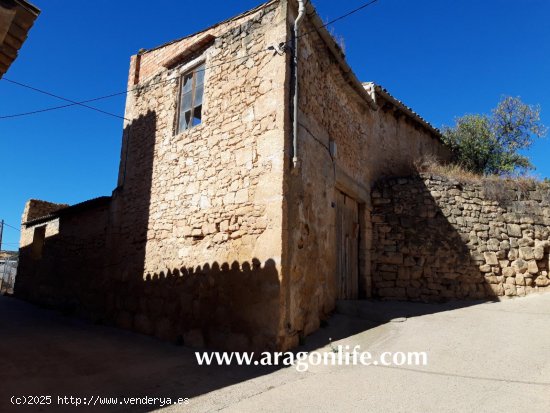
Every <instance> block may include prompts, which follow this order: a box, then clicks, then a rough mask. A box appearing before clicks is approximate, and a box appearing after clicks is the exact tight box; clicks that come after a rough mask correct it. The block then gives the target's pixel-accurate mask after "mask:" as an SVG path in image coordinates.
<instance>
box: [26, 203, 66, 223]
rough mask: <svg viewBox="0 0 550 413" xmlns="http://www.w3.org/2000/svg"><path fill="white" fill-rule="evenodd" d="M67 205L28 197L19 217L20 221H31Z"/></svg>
mask: <svg viewBox="0 0 550 413" xmlns="http://www.w3.org/2000/svg"><path fill="white" fill-rule="evenodd" d="M67 206H68V205H67V204H55V203H53V202H47V201H41V200H38V199H30V200H29V201H27V203H26V204H25V210H24V211H23V217H22V218H21V221H22V222H28V221H32V220H34V219H36V218H40V217H44V216H46V215H49V214H51V213H52V212H55V211H57V210H59V209H61V208H65V207H67Z"/></svg>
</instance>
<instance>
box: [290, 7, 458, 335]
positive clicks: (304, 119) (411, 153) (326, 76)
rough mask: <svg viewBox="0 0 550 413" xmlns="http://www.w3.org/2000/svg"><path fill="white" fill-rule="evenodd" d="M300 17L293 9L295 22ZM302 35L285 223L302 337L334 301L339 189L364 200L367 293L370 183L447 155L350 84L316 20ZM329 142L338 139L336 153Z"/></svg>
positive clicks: (364, 282)
mask: <svg viewBox="0 0 550 413" xmlns="http://www.w3.org/2000/svg"><path fill="white" fill-rule="evenodd" d="M292 3H293V4H294V3H295V2H292ZM295 16H296V10H293V11H292V13H291V15H290V17H289V22H293V21H294V18H295ZM301 32H303V33H308V34H307V35H305V36H302V37H300V46H299V47H300V55H299V79H300V86H299V88H300V89H299V90H300V92H299V124H300V127H299V137H298V145H299V149H298V152H299V154H298V156H299V157H300V161H301V166H300V168H299V171H298V172H297V173H296V171H294V172H293V173H290V174H289V175H288V187H287V191H286V193H287V195H288V209H287V212H286V214H287V215H286V218H287V220H286V222H287V223H286V225H285V228H287V232H286V233H285V236H286V237H287V240H288V245H289V246H288V255H287V256H286V260H285V263H287V264H286V266H285V267H286V268H288V269H289V271H290V280H291V284H292V291H291V297H290V303H291V306H290V315H289V318H290V319H291V325H292V330H293V333H294V334H295V336H299V335H307V334H309V333H311V332H313V331H314V330H316V329H317V328H318V327H319V325H320V319H322V318H324V317H326V314H328V313H329V312H330V311H332V310H333V308H334V306H335V299H336V276H335V273H336V228H335V222H336V215H335V214H336V209H335V201H336V192H335V191H336V188H339V189H341V190H343V191H344V192H345V193H347V194H348V195H351V196H352V197H353V198H354V199H356V200H357V201H358V202H359V204H360V221H361V234H360V239H361V241H360V242H361V245H360V252H359V253H360V267H361V268H360V291H361V293H362V294H361V295H362V296H363V297H365V296H368V294H369V282H370V261H371V259H370V253H371V243H370V240H371V224H370V208H371V206H370V188H371V186H372V185H373V183H374V182H376V181H377V180H378V179H379V178H380V177H382V176H387V175H388V176H392V175H396V174H403V173H406V172H407V171H409V170H410V168H411V166H412V163H413V161H414V160H415V159H417V158H419V157H421V156H422V155H425V154H434V155H435V156H436V157H438V156H442V157H444V156H446V155H447V152H446V150H445V149H444V148H443V147H442V145H441V143H440V142H439V140H438V139H437V138H436V137H434V136H433V135H432V134H431V133H429V132H427V131H426V130H425V129H422V128H419V127H418V125H415V124H414V122H411V121H410V120H408V118H407V117H405V116H401V117H399V116H394V115H393V114H392V112H391V111H387V112H384V111H383V110H381V109H378V110H374V109H372V108H371V107H370V106H369V105H368V104H367V103H366V102H365V101H364V100H363V99H362V98H361V97H360V96H359V95H358V93H357V92H356V91H355V90H354V89H352V87H351V86H350V85H349V84H348V82H347V81H346V79H345V75H344V73H343V72H342V70H341V69H340V66H339V65H338V63H337V62H336V58H335V57H334V54H333V52H332V51H331V50H329V48H328V47H327V46H326V44H325V43H324V42H323V41H322V40H321V38H320V36H319V35H318V34H317V32H316V31H315V28H314V24H313V23H312V22H311V20H310V18H309V17H308V18H306V19H305V20H304V23H303V25H302V28H301ZM330 140H333V141H334V142H335V143H336V147H337V154H336V156H335V157H333V156H332V155H331V152H330V146H329V145H330V143H329V142H330ZM288 150H289V151H291V149H290V148H289V149H288ZM289 169H291V168H290V166H289Z"/></svg>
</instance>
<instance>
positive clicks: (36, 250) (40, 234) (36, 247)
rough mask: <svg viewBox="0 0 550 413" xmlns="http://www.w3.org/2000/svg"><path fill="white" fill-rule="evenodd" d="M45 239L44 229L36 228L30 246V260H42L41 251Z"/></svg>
mask: <svg viewBox="0 0 550 413" xmlns="http://www.w3.org/2000/svg"><path fill="white" fill-rule="evenodd" d="M45 239H46V227H45V226H43V227H36V228H35V229H34V235H33V238H32V245H31V258H32V259H33V260H39V259H41V258H42V249H43V248H44V240H45Z"/></svg>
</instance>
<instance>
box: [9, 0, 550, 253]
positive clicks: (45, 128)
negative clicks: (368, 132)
mask: <svg viewBox="0 0 550 413" xmlns="http://www.w3.org/2000/svg"><path fill="white" fill-rule="evenodd" d="M259 3H260V2H259V1H254V0H240V1H238V2H237V1H235V2H233V1H231V2H229V1H227V0H210V1H208V2H206V1H205V2H198V3H197V2H194V1H193V2H192V1H187V0H179V1H175V0H173V1H168V0H156V1H155V2H145V1H135V0H134V1H130V0H120V1H107V0H96V1H93V2H91V1H86V2H84V1H72V2H69V1H62V0H36V5H37V6H38V7H39V8H41V9H42V14H41V15H40V17H39V19H38V20H37V22H36V24H35V26H34V27H33V29H32V30H31V33H30V35H29V38H28V40H27V42H26V43H25V44H24V46H23V49H22V50H21V52H20V55H19V58H18V59H17V60H16V61H15V63H14V64H13V65H12V67H11V68H10V70H9V71H8V73H7V74H6V76H5V77H6V78H8V79H12V80H16V81H19V82H23V83H27V84H30V85H33V86H36V87H39V88H42V89H45V90H48V91H50V92H53V93H56V94H59V95H62V96H65V97H67V98H70V99H75V100H83V99H88V98H93V97H96V96H101V95H106V94H110V93H114V92H119V91H123V90H125V88H126V80H127V75H128V64H129V58H130V56H131V55H132V54H135V53H136V52H137V51H138V50H139V49H140V48H150V47H154V46H157V45H159V44H161V43H164V42H166V41H170V40H173V39H175V38H178V37H182V36H184V35H187V34H190V33H193V32H196V31H198V30H201V29H202V28H204V27H207V26H209V25H212V24H214V23H216V22H218V21H220V20H223V19H226V18H228V17H231V16H233V15H235V14H238V13H240V12H243V11H245V10H247V9H249V8H252V7H254V6H256V5H257V4H259ZM363 3H365V0H346V1H345V2H344V1H339V2H337V1H334V0H314V4H315V5H316V7H317V9H318V11H319V14H320V15H321V17H322V18H323V19H324V20H325V21H328V20H331V19H333V18H335V17H338V16H340V15H342V14H344V13H346V12H347V11H349V10H351V9H354V8H355V7H358V6H360V5H361V4H363ZM549 17H550V1H548V0H521V1H518V0H514V1H512V0H492V1H490V0H484V1H479V0H476V1H474V0H461V1H454V0H417V1H411V0H379V1H378V3H375V4H374V5H372V6H370V7H368V8H366V9H365V10H363V11H361V12H359V13H357V14H355V15H353V16H351V17H349V18H347V19H345V20H342V21H340V22H338V23H336V24H335V25H334V26H333V29H332V30H333V32H334V33H336V34H337V35H338V36H341V37H343V38H344V42H345V48H346V54H347V58H348V61H349V63H350V65H351V67H352V68H353V69H354V70H355V72H356V74H357V76H358V77H359V79H360V80H362V81H375V82H377V83H379V84H382V85H383V86H384V87H386V88H387V89H388V90H389V91H390V92H391V93H392V94H393V95H395V96H396V97H398V98H399V99H401V100H403V101H404V102H405V103H407V104H408V105H409V106H412V107H413V108H414V109H415V110H416V111H417V112H418V113H420V114H421V115H422V116H423V117H425V118H426V119H427V120H428V121H430V122H431V123H432V124H434V125H435V126H437V127H441V126H442V125H444V124H451V123H452V122H453V119H454V118H455V117H457V116H461V115H463V114H465V113H481V112H488V111H489V110H490V109H491V108H493V107H494V106H495V105H496V104H497V102H498V100H499V99H500V97H501V96H502V95H514V96H521V98H522V99H523V100H524V101H525V102H527V103H531V104H535V103H538V104H540V105H541V107H542V117H543V121H544V123H545V124H546V125H550V24H548V18H549ZM124 102H125V98H124V96H122V97H117V98H113V99H109V100H104V101H100V102H96V104H95V105H96V106H97V107H99V108H101V109H104V110H107V111H111V112H114V113H117V114H120V115H123V113H124ZM62 103H63V102H61V101H58V100H56V99H54V98H50V97H47V96H42V95H39V94H37V93H35V92H32V91H30V90H25V89H22V88H20V87H19V86H16V85H13V84H9V83H7V82H5V81H0V116H1V115H8V114H12V113H18V112H26V111H30V110H35V109H42V108H44V107H49V106H55V105H58V104H62ZM121 135H122V121H121V120H120V119H115V118H111V117H108V116H104V115H102V114H99V113H96V112H93V111H90V110H87V109H83V108H80V107H72V108H67V109H63V110H59V111H53V112H47V113H43V114H38V115H34V116H29V117H22V118H15V119H8V120H1V119H0V141H1V143H2V157H1V160H0V174H1V176H2V181H1V182H2V183H3V184H4V187H3V188H2V191H1V195H0V218H4V219H5V220H6V222H8V223H10V224H12V225H16V226H18V225H19V221H20V217H21V214H22V212H23V207H24V204H25V201H26V200H27V199H29V198H38V199H44V200H48V201H52V202H60V203H69V204H74V203H77V202H81V201H83V200H86V199H89V198H93V197H96V196H100V195H109V194H110V193H111V191H112V189H113V188H114V187H115V185H116V177H117V168H118V162H119V154H120V142H121ZM549 154H550V139H546V140H544V141H540V142H538V143H537V144H536V145H535V146H534V147H533V149H532V150H531V151H530V152H529V155H530V156H531V159H532V161H533V162H534V164H535V165H536V167H537V171H536V174H538V175H539V176H540V177H545V176H550V164H548V163H547V162H546V157H547V156H548V155H549ZM18 237H19V234H18V233H17V231H14V230H12V229H10V228H6V229H5V231H4V242H5V243H7V244H6V245H5V247H6V248H9V249H15V248H16V245H15V244H16V243H17V242H18Z"/></svg>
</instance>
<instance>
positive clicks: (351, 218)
mask: <svg viewBox="0 0 550 413" xmlns="http://www.w3.org/2000/svg"><path fill="white" fill-rule="evenodd" d="M306 9H307V10H306V13H304V19H303V21H302V23H301V25H300V28H299V32H300V33H301V34H302V35H301V36H300V37H299V39H298V41H299V54H298V65H297V71H296V70H295V69H294V64H293V56H292V54H293V53H292V47H290V45H291V44H292V38H293V34H292V31H293V26H294V24H295V21H296V17H297V14H298V7H297V1H295V0H275V1H270V2H268V3H266V4H263V5H262V6H260V7H258V8H256V9H253V10H250V11H248V12H246V13H244V14H242V15H240V16H237V17H235V18H232V19H230V20H227V21H225V22H222V23H219V24H217V25H215V26H212V27H210V28H208V29H205V30H203V31H201V32H199V33H197V34H194V35H191V36H187V37H185V38H182V39H178V40H175V41H172V42H170V43H167V44H165V45H162V46H159V47H157V48H154V49H151V50H146V51H142V52H140V53H139V54H138V55H136V56H133V57H132V59H131V62H130V73H129V80H128V88H130V89H132V92H130V93H129V94H128V98H127V102H126V113H125V117H126V118H127V119H130V120H129V121H128V122H126V124H125V128H124V134H123V143H122V153H121V161H120V170H119V177H118V186H117V188H116V189H115V190H114V192H113V194H112V196H110V197H102V198H97V199H94V200H91V201H87V202H84V203H82V204H78V205H75V206H70V207H66V206H60V205H55V204H49V203H45V202H43V201H36V200H32V201H29V203H27V206H26V208H25V212H24V214H23V223H22V235H21V253H20V266H19V274H18V277H17V281H16V295H18V296H20V297H22V298H25V299H28V300H31V301H34V302H39V303H42V304H46V305H50V306H54V307H58V308H59V307H64V308H66V309H72V310H74V311H75V312H77V313H78V314H82V315H85V316H88V317H91V318H94V319H96V320H103V321H106V322H112V323H115V324H117V325H119V326H121V327H124V328H129V329H134V330H137V331H140V332H142V333H146V334H154V335H156V336H158V337H161V338H165V339H171V340H176V339H177V340H180V341H183V342H184V343H185V344H189V345H193V346H209V347H220V348H229V349H245V348H247V349H250V348H253V349H287V348H291V347H293V346H296V345H297V344H298V342H299V340H300V337H302V336H304V335H307V334H310V333H311V332H313V331H314V330H315V329H317V328H318V327H319V325H320V322H321V320H322V319H324V318H326V317H327V316H328V314H329V313H330V312H331V311H332V310H333V309H334V307H335V301H336V300H337V299H354V298H359V297H368V296H369V295H370V289H371V287H370V283H371V281H370V280H371V269H370V265H371V253H372V250H373V247H372V245H371V240H372V220H371V216H370V211H371V188H372V186H373V185H374V183H375V182H376V181H377V180H378V179H380V178H381V177H385V176H395V175H401V174H407V173H408V172H409V171H410V170H411V168H412V164H413V161H415V160H416V159H418V158H420V157H422V156H424V155H433V156H435V157H440V158H446V157H447V156H448V151H447V149H446V147H445V146H444V145H443V144H442V143H441V140H440V135H439V132H438V131H437V130H435V129H434V128H433V127H432V126H430V125H429V124H428V123H427V122H426V121H424V120H423V119H422V118H421V117H420V116H418V115H417V114H416V113H414V112H413V111H412V110H411V109H410V108H408V107H406V106H405V105H404V104H403V103H402V102H400V101H398V100H397V99H395V98H394V97H392V96H391V95H390V94H389V93H388V92H387V91H385V90H384V89H382V88H381V87H379V86H376V85H374V84H372V83H365V84H362V83H361V82H359V81H358V79H357V78H356V76H355V75H354V74H353V72H352V71H351V69H350V68H349V66H348V65H347V63H346V61H345V58H344V55H343V52H342V50H341V49H340V47H339V46H338V44H337V43H336V42H335V41H334V39H333V38H332V37H331V35H330V34H329V33H328V31H327V30H326V29H325V28H324V27H323V23H322V21H321V19H320V18H319V16H318V15H317V14H316V12H315V9H314V8H313V6H312V5H311V3H308V4H307V6H306ZM373 41H374V40H373ZM294 73H297V74H298V81H299V93H298V100H297V102H298V107H297V108H296V109H297V117H295V116H294V106H293V105H294V99H293V96H294V90H295V89H294V84H295V80H296V79H295V76H294ZM295 127H296V131H297V132H296V134H295V133H294V128H295Z"/></svg>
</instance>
